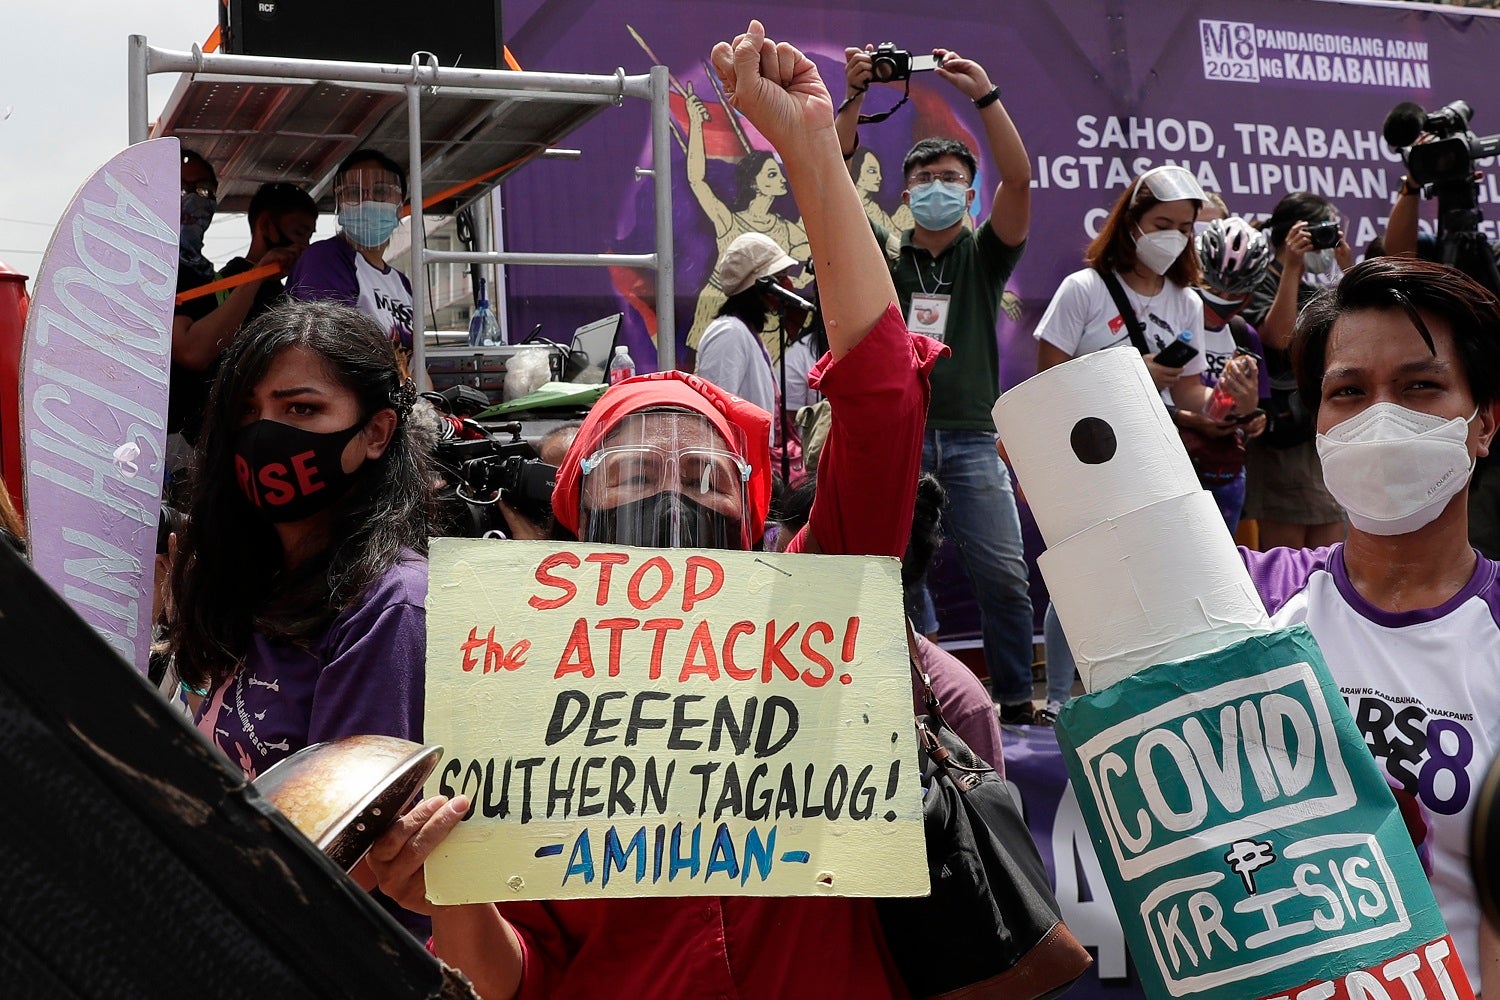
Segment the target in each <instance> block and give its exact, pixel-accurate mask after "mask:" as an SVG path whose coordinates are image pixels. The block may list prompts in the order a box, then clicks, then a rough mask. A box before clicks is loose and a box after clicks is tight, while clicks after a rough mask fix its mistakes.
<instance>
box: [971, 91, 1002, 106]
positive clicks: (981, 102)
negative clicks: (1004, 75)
mask: <svg viewBox="0 0 1500 1000" xmlns="http://www.w3.org/2000/svg"><path fill="white" fill-rule="evenodd" d="M998 100H1000V88H999V87H994V88H992V89H991V90H990V92H989V93H988V94H985V95H984V96H983V97H976V98H974V107H976V108H978V109H979V110H980V111H983V110H984V109H985V108H987V107H989V106H990V105H991V104H994V103H995V102H996V101H998Z"/></svg>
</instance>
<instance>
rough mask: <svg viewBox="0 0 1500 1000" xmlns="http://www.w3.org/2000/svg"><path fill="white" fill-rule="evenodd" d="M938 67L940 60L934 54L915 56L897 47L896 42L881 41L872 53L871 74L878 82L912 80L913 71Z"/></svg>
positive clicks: (919, 71) (917, 71) (923, 70)
mask: <svg viewBox="0 0 1500 1000" xmlns="http://www.w3.org/2000/svg"><path fill="white" fill-rule="evenodd" d="M937 67H938V61H937V59H936V58H934V57H933V56H930V55H921V56H914V55H912V54H911V53H910V52H909V51H907V50H906V49H898V48H896V43H895V42H881V43H880V44H879V45H877V46H875V51H874V52H872V53H871V54H870V76H871V78H872V79H874V80H875V81H876V82H877V83H900V82H901V81H902V80H910V79H911V75H912V74H913V73H922V72H926V71H928V70H934V69H937Z"/></svg>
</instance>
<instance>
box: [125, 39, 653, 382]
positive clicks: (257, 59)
mask: <svg viewBox="0 0 1500 1000" xmlns="http://www.w3.org/2000/svg"><path fill="white" fill-rule="evenodd" d="M127 62H128V69H127V73H128V76H129V99H128V113H129V117H130V142H131V143H132V144H134V143H137V142H144V141H145V140H146V139H149V138H152V137H153V136H152V125H151V122H150V118H149V110H148V107H147V81H148V80H149V78H150V77H151V76H152V75H153V74H158V73H180V74H184V79H185V80H186V79H194V80H196V79H199V78H204V79H209V80H213V79H223V80H226V81H233V80H235V79H236V78H251V79H259V80H265V81H280V82H282V83H285V82H286V81H308V82H330V83H339V84H350V85H357V86H368V87H372V88H378V89H381V90H386V91H389V89H390V88H392V87H399V88H402V89H404V91H405V99H406V115H407V141H408V144H409V153H410V166H409V168H408V169H409V173H410V178H409V183H408V191H409V195H410V203H411V232H412V251H411V252H412V269H413V270H414V271H417V272H418V274H417V275H414V276H412V352H413V357H412V362H413V364H414V366H415V367H416V368H417V369H418V370H419V371H421V370H425V365H426V357H425V355H426V343H425V341H426V332H427V308H426V306H427V301H428V297H429V294H430V290H429V288H428V279H427V267H426V265H427V264H495V265H506V264H528V265H550V266H568V267H608V266H620V267H646V268H651V269H653V270H655V272H656V317H657V330H658V331H660V333H661V334H662V336H659V337H658V338H657V358H658V363H659V366H660V367H661V368H662V369H664V370H665V369H669V368H675V367H676V364H677V357H676V337H675V330H676V323H675V316H674V304H675V300H674V293H675V289H674V280H673V279H674V267H673V247H672V158H671V146H672V140H671V117H670V115H671V110H670V106H669V104H668V100H667V97H668V93H669V82H668V73H667V68H666V67H665V66H653V67H652V68H651V71H650V72H649V73H647V74H644V75H640V76H627V75H626V74H625V71H624V70H623V69H619V70H616V71H615V73H614V74H613V75H611V76H593V75H584V74H572V73H531V72H524V71H511V70H492V69H463V68H460V67H452V66H439V65H437V64H436V63H435V62H434V61H432V59H431V56H430V54H428V53H416V54H414V55H413V56H412V61H411V63H410V64H409V65H406V66H401V65H395V64H382V63H357V62H339V61H333V60H321V59H289V58H280V57H269V56H245V55H227V54H224V53H218V52H214V53H207V52H203V51H202V50H201V49H200V48H199V47H198V46H194V47H193V49H192V50H191V51H189V52H181V51H174V50H169V49H158V48H154V47H152V46H151V45H149V44H147V42H146V37H145V36H144V35H131V36H130V42H129V53H128V60H127ZM179 92H181V88H179ZM424 94H426V95H427V96H428V97H429V99H431V98H432V97H434V96H435V97H438V98H441V97H442V96H443V95H451V96H453V97H455V98H462V99H474V98H481V99H484V100H487V101H494V102H497V103H498V102H504V103H515V102H531V101H548V102H562V103H566V104H572V105H578V106H588V105H597V106H601V107H602V106H607V105H611V104H613V105H616V106H618V105H620V104H622V103H623V101H624V99H625V98H627V97H631V98H639V99H641V100H646V101H649V102H650V103H651V168H650V169H649V170H645V169H638V170H637V176H638V177H646V176H650V177H651V179H652V184H653V194H654V200H655V209H656V213H655V215H656V218H655V223H656V248H655V251H654V252H653V253H645V254H610V253H597V254H587V253H536V252H512V251H506V252H469V251H443V250H428V249H427V247H426V239H425V234H426V229H425V227H424V214H425V211H424V207H423V204H422V200H423V191H424V186H423V168H424V165H425V164H427V163H428V161H429V159H430V158H428V157H424V156H423V149H422V146H423V136H422V97H423V95H424ZM158 127H159V126H158ZM556 138H560V136H554V137H553V140H552V141H555V140H556ZM429 141H430V140H429ZM444 141H445V142H447V144H448V145H449V146H451V145H453V144H455V143H462V142H463V141H464V137H463V136H462V135H459V136H453V137H450V138H447V139H445V140H444ZM495 166H497V167H498V166H499V164H496V165H495ZM500 176H503V174H501V175H500ZM498 180H499V177H498V176H497V177H496V178H495V181H498ZM485 189H487V188H484V189H481V190H480V191H476V192H475V193H476V195H477V194H478V193H482V190H485Z"/></svg>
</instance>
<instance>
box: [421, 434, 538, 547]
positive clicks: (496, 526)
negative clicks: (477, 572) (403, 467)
mask: <svg viewBox="0 0 1500 1000" xmlns="http://www.w3.org/2000/svg"><path fill="white" fill-rule="evenodd" d="M496 430H497V431H501V432H504V431H509V432H510V435H511V436H510V439H509V440H506V439H505V438H503V437H502V436H500V435H499V434H497V433H486V434H485V436H484V437H481V438H474V439H470V440H454V439H449V440H445V441H439V442H438V444H437V449H436V453H435V455H434V458H435V459H436V462H437V465H438V469H439V472H440V474H441V478H442V481H443V485H442V486H441V487H440V488H439V490H438V507H439V530H438V533H439V534H444V535H459V536H465V537H471V538H477V537H481V536H483V535H485V534H486V533H487V532H489V531H492V530H500V531H505V532H506V533H507V534H514V532H512V531H510V529H509V526H508V525H507V524H506V523H505V519H504V517H503V516H502V515H501V513H500V509H499V507H498V505H497V504H496V501H497V500H501V499H503V500H504V501H505V502H506V503H508V504H510V506H512V507H513V508H515V510H516V512H517V513H519V514H521V515H522V516H523V517H526V518H527V519H529V520H531V521H533V522H535V523H537V524H540V525H546V524H547V522H548V521H550V519H551V517H552V488H553V487H554V486H555V485H556V484H557V467H556V466H553V465H548V464H547V463H546V462H543V461H542V460H541V459H540V458H538V457H537V454H536V449H534V448H533V447H532V446H531V445H530V444H529V443H527V442H526V441H524V440H522V438H521V425H520V424H518V423H511V424H502V425H499V426H498V427H497V428H496Z"/></svg>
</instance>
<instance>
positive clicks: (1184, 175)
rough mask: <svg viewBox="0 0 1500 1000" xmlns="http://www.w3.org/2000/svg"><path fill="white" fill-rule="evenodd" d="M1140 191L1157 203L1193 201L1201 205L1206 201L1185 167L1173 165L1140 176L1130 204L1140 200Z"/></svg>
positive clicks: (1196, 182)
mask: <svg viewBox="0 0 1500 1000" xmlns="http://www.w3.org/2000/svg"><path fill="white" fill-rule="evenodd" d="M1142 191H1150V192H1151V196H1152V197H1153V198H1155V199H1156V200H1157V201H1187V200H1193V201H1198V202H1200V203H1201V202H1206V201H1207V200H1208V195H1207V194H1205V193H1204V191H1203V186H1202V185H1201V184H1199V183H1198V178H1196V177H1194V176H1193V174H1192V172H1191V171H1189V170H1188V169H1187V168H1186V167H1179V166H1175V165H1173V164H1167V165H1165V166H1160V167H1152V168H1151V169H1150V170H1148V171H1146V172H1145V173H1144V174H1141V182H1140V183H1139V184H1137V185H1136V187H1135V194H1134V195H1132V196H1131V199H1130V200H1131V203H1132V204H1134V203H1135V202H1138V201H1140V200H1141V192H1142Z"/></svg>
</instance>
